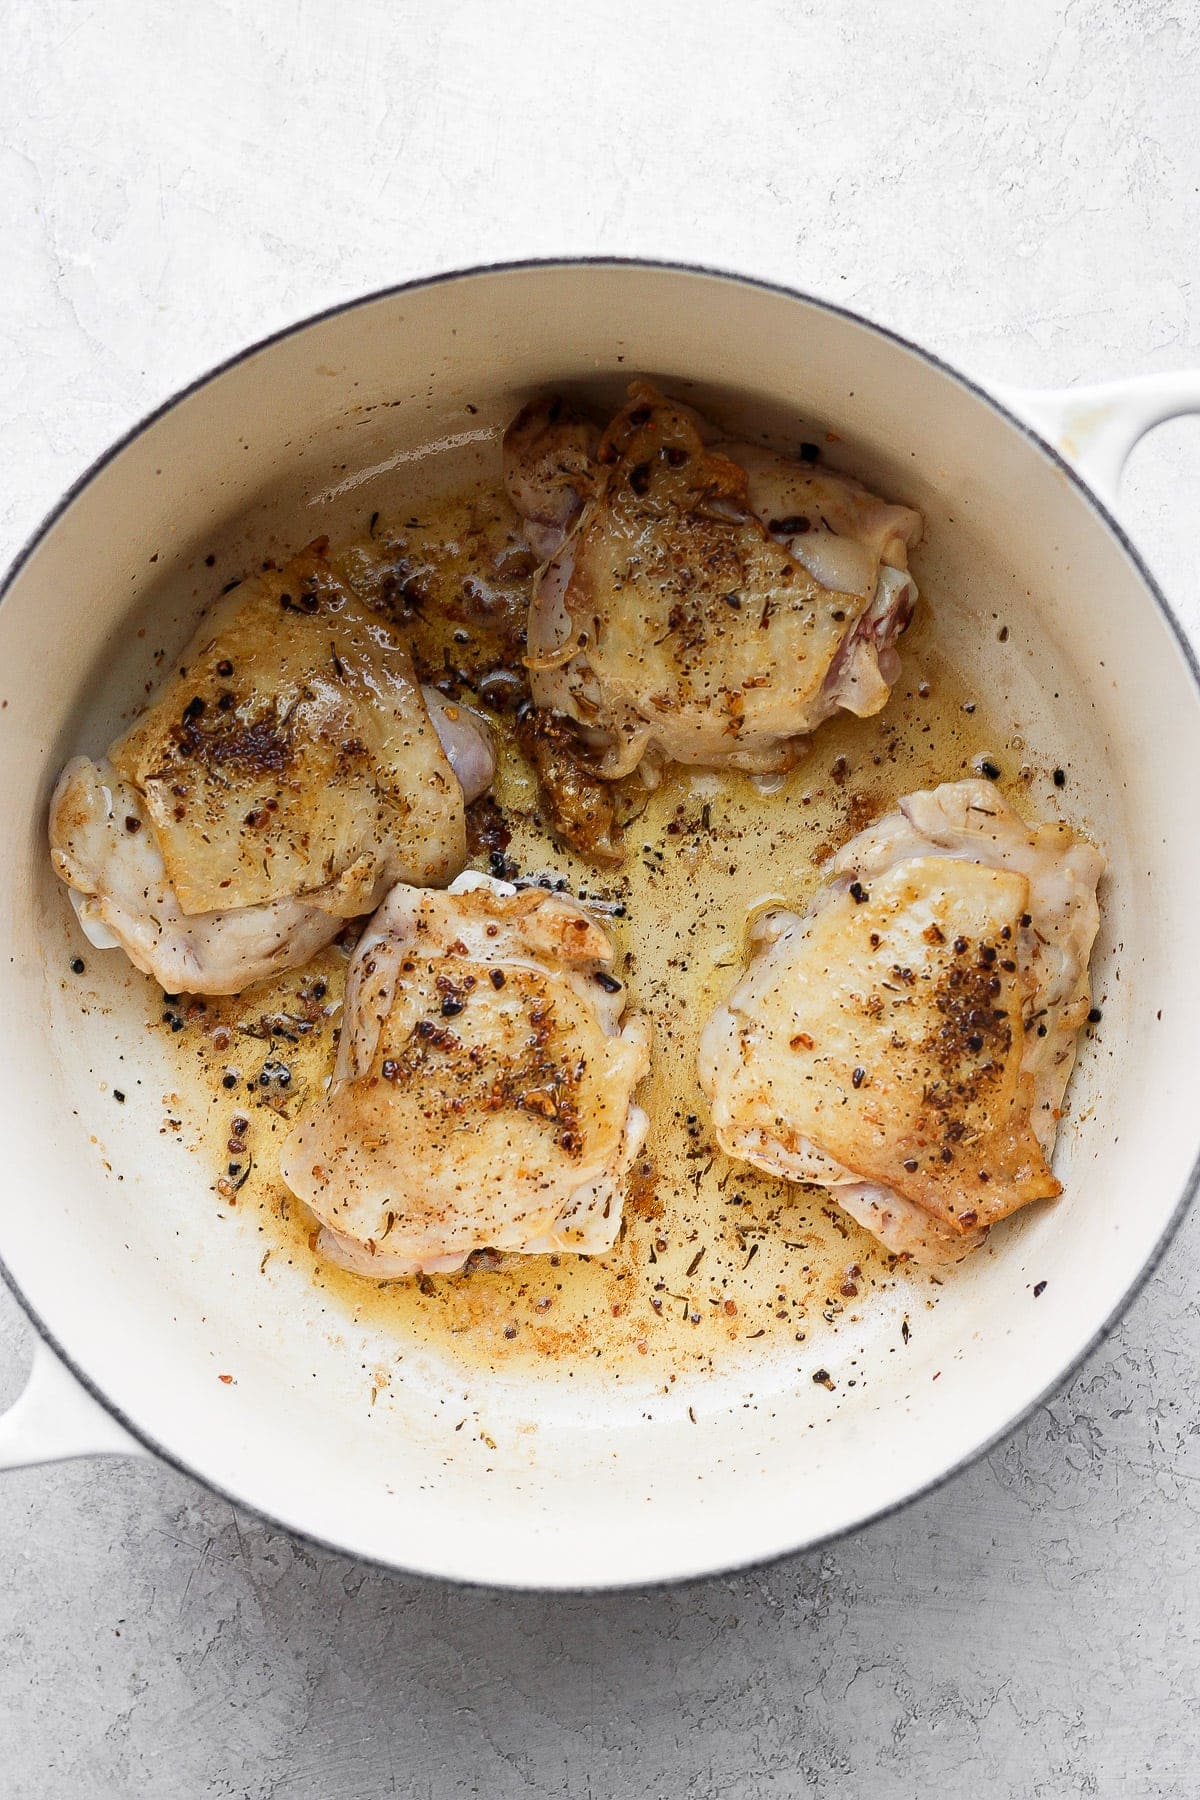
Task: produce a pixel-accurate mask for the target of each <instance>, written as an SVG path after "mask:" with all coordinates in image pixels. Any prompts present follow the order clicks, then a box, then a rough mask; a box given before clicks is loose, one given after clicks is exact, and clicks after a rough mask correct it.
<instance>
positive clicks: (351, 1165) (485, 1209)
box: [281, 874, 650, 1279]
mask: <svg viewBox="0 0 1200 1800" xmlns="http://www.w3.org/2000/svg"><path fill="white" fill-rule="evenodd" d="M612 959H613V950H612V946H611V944H610V942H609V940H608V938H607V936H606V934H605V933H604V932H603V931H602V930H601V928H600V926H599V925H598V924H597V923H596V922H595V920H594V919H593V918H592V917H591V916H590V915H589V914H588V913H587V912H585V911H584V909H583V908H582V907H580V906H578V905H576V904H575V902H573V901H571V900H568V899H565V898H564V897H562V896H561V895H558V894H549V893H546V892H544V891H543V890H541V889H531V890H527V891H525V892H520V893H518V892H517V891H516V890H515V889H513V888H511V887H508V886H506V885H505V884H503V883H499V882H495V881H492V880H491V879H490V878H489V877H487V876H483V875H475V874H467V875H464V876H462V877H460V878H459V880H458V881H457V882H455V883H454V885H453V886H452V887H451V888H450V889H449V891H448V892H446V893H435V892H429V891H424V892H422V891H420V890H418V889H416V888H411V887H404V886H400V887H396V888H394V889H393V890H392V892H391V894H389V896H388V898H387V900H386V901H385V902H384V904H383V906H382V907H381V908H380V909H379V911H378V913H377V914H376V915H375V917H374V919H373V920H372V921H371V923H370V925H369V926H368V928H367V932H366V935H365V936H364V938H363V939H362V942H361V943H360V944H359V946H358V949H357V951H356V953H355V957H354V961H353V964H352V966H351V970H350V977H349V982H348V985H347V989H346V1002H345V1016H344V1022H343V1027H342V1035H341V1039H340V1042H339V1045H338V1055H337V1063H336V1066H335V1069H334V1073H333V1081H332V1085H331V1087H330V1090H329V1094H328V1096H327V1097H326V1098H325V1099H324V1100H322V1101H320V1102H318V1103H317V1104H316V1105H314V1106H313V1107H312V1108H311V1109H310V1110H309V1111H308V1112H307V1113H306V1114H305V1116H304V1117H303V1118H302V1119H301V1121H300V1123H299V1124H298V1125H297V1126H296V1128H295V1130H294V1131H293V1132H292V1134H291V1136H290V1137H289V1138H288V1140H287V1143H286V1144H285V1145H284V1150H283V1156H282V1160H281V1170H282V1173H283V1177H284V1180H285V1181H286V1182H287V1183H288V1186H289V1187H290V1188H291V1189H292V1191H293V1192H294V1193H295V1194H296V1195H297V1196H298V1197H299V1198H300V1199H301V1200H302V1201H304V1203H305V1204H306V1205H307V1206H308V1208H309V1209H310V1211H311V1212H312V1213H313V1214H314V1215H315V1216H316V1218H317V1220H318V1221H319V1223H320V1226H321V1231H320V1236H319V1240H318V1248H319V1250H320V1251H321V1252H322V1253H323V1254H324V1255H326V1256H328V1257H329V1258H331V1260H333V1261H335V1262H338V1263H341V1264H342V1265H343V1266H345V1267H347V1268H350V1269H353V1270H355V1271H356V1272H357V1273H359V1274H364V1275H371V1276H374V1277H376V1278H379V1279H386V1278H391V1277H398V1276H407V1275H414V1274H417V1273H421V1272H426V1273H428V1272H435V1271H448V1270H454V1269H458V1268H461V1267H462V1265H463V1263H464V1262H465V1261H466V1259H467V1257H468V1256H470V1254H471V1253H472V1251H475V1250H480V1249H485V1248H490V1249H495V1250H502V1251H518V1252H523V1253H525V1254H527V1255H533V1254H538V1253H549V1252H553V1251H578V1252H583V1253H585V1254H594V1253H596V1252H599V1251H603V1250H606V1249H608V1248H609V1247H610V1246H611V1245H612V1243H613V1242H614V1241H615V1239H616V1235H617V1231H618V1228H619V1226H620V1222H621V1204H622V1178H623V1176H624V1174H625V1172H626V1170H627V1169H628V1167H629V1165H630V1163H631V1162H632V1160H633V1158H634V1157H635V1156H636V1154H637V1151H638V1149H639V1147H640V1145H641V1142H642V1140H643V1138H644V1136H645V1131H646V1117H645V1114H644V1113H643V1112H642V1110H641V1108H640V1107H639V1106H637V1105H636V1104H635V1103H634V1100H633V1093H634V1089H635V1088H636V1086H637V1084H638V1082H639V1081H640V1080H641V1079H642V1077H643V1076H644V1075H645V1073H646V1071H647V1068H648V1066H649V1052H650V1029H649V1024H648V1022H647V1021H646V1020H645V1019H644V1018H643V1017H642V1016H640V1015H638V1014H634V1015H632V1016H630V1017H629V1018H627V1019H626V1020H625V1021H624V1023H622V1021H621V1014H622V1010H623V1008H624V1005H625V993H624V989H623V986H622V984H621V983H620V982H619V981H617V980H616V979H615V978H614V977H613V976H612V975H611V974H610V973H609V969H610V965H611V963H612Z"/></svg>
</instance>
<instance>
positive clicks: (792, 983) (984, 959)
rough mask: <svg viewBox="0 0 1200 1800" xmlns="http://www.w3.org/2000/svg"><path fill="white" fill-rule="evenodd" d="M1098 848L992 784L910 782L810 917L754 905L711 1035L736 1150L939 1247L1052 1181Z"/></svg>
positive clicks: (907, 1239)
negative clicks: (747, 953)
mask: <svg viewBox="0 0 1200 1800" xmlns="http://www.w3.org/2000/svg"><path fill="white" fill-rule="evenodd" d="M1103 867H1104V859H1103V857H1102V856H1101V855H1100V853H1099V851H1098V850H1096V849H1095V848H1094V846H1093V845H1091V844H1089V843H1088V842H1087V840H1086V839H1085V838H1082V837H1080V836H1079V835H1078V834H1077V833H1075V832H1073V831H1071V830H1070V829H1069V827H1067V826H1065V825H1043V826H1039V827H1037V828H1036V829H1030V828H1029V827H1028V826H1026V825H1025V823H1024V821H1023V820H1021V819H1020V818H1019V817H1018V816H1017V815H1016V814H1015V813H1014V812H1013V811H1012V809H1011V808H1010V807H1009V806H1008V805H1007V804H1006V803H1005V801H1004V800H1003V799H1002V798H1001V796H1000V795H999V794H998V793H997V792H996V790H995V788H994V787H992V786H991V785H990V783H988V782H984V781H961V782H952V783H948V784H946V785H945V786H943V787H939V788H936V789H933V790H932V791H929V792H922V793H917V794H910V795H907V796H906V797H905V798H904V799H903V800H902V801H901V802H900V806H899V809H898V810H897V811H896V812H894V813H890V814H888V815H887V816H886V817H885V818H883V819H881V820H880V821H879V822H878V823H877V824H876V825H873V826H871V827H869V829H868V830H866V831H864V832H860V833H859V834H858V836H857V837H855V838H853V839H851V841H850V842H849V843H848V844H846V845H845V846H844V848H843V849H842V850H841V851H840V852H839V854H838V856H837V857H836V858H835V860H834V862H833V864H832V865H831V870H830V879H829V881H828V883H827V884H826V886H825V887H823V888H822V889H821V890H820V891H819V892H818V894H817V895H816V897H815V898H814V900H813V902H812V904H811V906H810V907H809V909H808V911H807V912H806V913H805V914H804V916H803V917H799V916H797V915H796V914H794V913H784V912H780V913H771V914H767V915H765V916H764V917H763V918H762V919H760V920H759V921H758V922H757V924H756V926H755V929H754V934H753V944H754V948H753V950H752V954H751V958H750V962H749V965H748V967H747V969H746V972H745V974H744V975H743V977H742V979H741V980H740V981H739V982H738V984H737V985H736V987H735V988H734V990H733V993H732V994H731V995H730V998H729V999H728V1001H727V1002H726V1003H725V1004H724V1005H723V1006H720V1007H718V1008H717V1009H716V1011H715V1012H714V1013H713V1015H712V1017H711V1018H710V1020H709V1021H708V1024H707V1025H706V1026H705V1030H704V1035H703V1038H702V1040H701V1048H700V1064H699V1075H700V1084H701V1086H702V1088H703V1089H704V1092H705V1093H706V1095H707V1096H708V1098H709V1101H710V1104H711V1106H712V1110H713V1120H714V1124H715V1126H716V1131H717V1138H718V1141H719V1142H720V1144H721V1146H722V1148H723V1149H725V1150H726V1151H728V1153H729V1154H730V1155H731V1156H738V1157H743V1158H745V1159H746V1160H747V1161H749V1162H751V1163H753V1164H754V1165H755V1166H756V1167H757V1168H761V1169H765V1170H767V1171H768V1172H769V1173H771V1174H778V1175H784V1176H787V1177H789V1178H791V1179H793V1180H797V1181H814V1182H819V1183H822V1184H824V1185H827V1186H829V1187H830V1188H831V1189H832V1190H833V1192H834V1195H835V1197H836V1198H837V1199H838V1201H839V1202H840V1203H841V1205H843V1206H844V1207H845V1208H846V1210H847V1211H848V1212H850V1213H851V1214H852V1215H853V1216H854V1217H855V1218H856V1219H858V1220H859V1221H860V1223H862V1224H864V1225H865V1226H866V1227H867V1228H868V1230H871V1231H873V1232H875V1234H876V1236H878V1237H879V1238H881V1239H882V1240H883V1242H884V1243H885V1244H887V1246H888V1247H889V1248H890V1249H892V1250H895V1251H897V1252H903V1253H908V1254H912V1255H915V1256H918V1257H921V1258H924V1259H926V1260H932V1261H937V1260H939V1259H941V1258H943V1257H947V1256H950V1257H953V1256H955V1255H961V1254H962V1252H963V1251H964V1250H965V1249H969V1248H971V1247H972V1246H973V1245H974V1244H976V1243H978V1242H979V1239H980V1236H981V1234H982V1232H983V1231H984V1230H986V1228H987V1227H988V1226H989V1225H990V1224H993V1223H994V1222H995V1221H997V1220H999V1219H1002V1218H1005V1217H1007V1215H1008V1214H1009V1213H1011V1212H1014V1211H1016V1210H1017V1208H1018V1207H1021V1206H1025V1205H1027V1204H1028V1203H1029V1202H1030V1201H1032V1200H1040V1199H1050V1198H1053V1197H1054V1195H1056V1194H1057V1193H1058V1192H1059V1191H1060V1188H1059V1183H1058V1181H1057V1180H1056V1178H1055V1177H1054V1175H1053V1174H1052V1173H1051V1170H1050V1167H1049V1160H1048V1159H1049V1157H1050V1154H1051V1152H1052V1150H1053V1148H1054V1141H1055V1136H1056V1133H1057V1129H1058V1120H1059V1116H1060V1110H1061V1106H1062V1099H1063V1093H1064V1091H1065V1089H1066V1085H1067V1081H1068V1079H1069V1077H1070V1073H1071V1067H1072V1064H1073V1062H1074V1059H1075V1040H1076V1034H1077V1032H1078V1030H1079V1028H1080V1026H1081V1025H1082V1024H1083V1023H1084V1020H1085V1019H1086V1017H1087V1013H1088V1008H1089V1006H1090V997H1089V989H1088V973H1087V971H1088V958H1089V955H1090V952H1091V947H1092V941H1093V939H1094V937H1095V934H1096V929H1097V925H1098V921H1099V914H1098V911H1097V906H1096V885H1097V882H1098V880H1099V878H1100V875H1101V873H1102V871H1103Z"/></svg>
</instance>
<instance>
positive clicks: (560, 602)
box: [505, 382, 921, 778]
mask: <svg viewBox="0 0 1200 1800" xmlns="http://www.w3.org/2000/svg"><path fill="white" fill-rule="evenodd" d="M505 478H506V482H507V486H508V492H509V496H510V498H511V499H512V501H513V504H514V505H515V506H516V507H517V509H518V511H519V512H521V513H522V515H523V516H524V518H525V520H526V530H527V535H528V536H529V540H530V543H531V545H532V546H533V548H534V549H535V551H536V552H537V553H538V554H539V555H541V556H543V557H545V558H546V559H547V561H546V565H545V567H544V568H543V569H542V570H541V572H540V573H539V576H538V578H537V581H536V586H535V591H534V598H533V602H532V606H531V609H530V624H529V634H528V640H529V641H528V657H527V661H528V665H529V669H530V685H531V690H532V693H533V698H534V701H535V703H536V705H537V706H539V707H542V708H545V709H547V710H549V711H551V712H554V713H558V714H561V715H562V716H564V717H565V718H567V719H569V720H571V721H572V722H573V724H574V726H575V727H576V729H577V730H578V731H579V733H580V735H581V736H582V738H583V739H584V741H585V742H586V743H587V744H588V745H589V746H590V747H591V748H592V750H593V751H595V752H596V753H597V754H598V755H599V756H600V757H601V759H602V760H601V761H600V765H599V766H600V771H601V773H602V774H604V775H606V776H608V777H614V778H615V777H618V776H621V775H624V774H628V773H629V772H630V771H631V770H633V769H635V768H637V767H638V766H639V765H641V766H642V767H643V770H644V772H646V773H648V774H652V772H653V770H654V768H655V766H656V765H657V764H660V763H661V762H662V761H663V760H664V759H670V760H674V761H677V762H684V763H698V764H705V765H709V766H711V767H724V766H728V767H734V768H742V769H750V770H756V771H761V772H766V771H772V770H779V769H783V768H787V767H788V766H789V765H790V764H791V763H792V762H793V761H794V760H795V757H796V754H797V740H799V739H802V738H803V737H804V736H806V735H807V734H809V733H810V732H812V731H814V730H815V729H816V727H817V726H818V725H819V724H820V723H821V722H822V720H824V719H827V718H828V717H829V716H830V715H831V714H832V713H834V712H836V711H837V710H838V708H839V707H841V708H845V709H848V710H849V711H851V712H855V713H858V714H863V715H865V714H868V713H873V712H877V711H878V710H879V708H880V707H881V706H882V705H883V704H884V702H885V701H886V700H887V697H888V693H889V691H890V688H891V684H892V682H893V681H895V679H896V676H897V674H898V673H899V658H898V656H897V653H896V650H895V640H896V638H897V637H898V636H899V634H900V632H901V631H902V630H903V629H904V627H905V625H906V624H907V623H908V621H909V619H910V617H911V615H912V610H913V607H914V605H915V604H916V598H917V593H916V588H915V586H914V584H913V582H912V579H911V577H910V576H909V574H908V572H907V553H908V549H909V548H910V546H911V545H912V544H914V543H915V542H916V541H917V538H918V537H919V536H920V531H921V520H920V517H919V515H918V514H917V513H915V512H912V511H911V510H909V509H908V508H907V507H901V506H888V505H886V504H885V503H884V502H882V501H880V500H877V499H875V498H874V496H872V495H871V494H869V493H867V491H866V490H865V489H864V488H862V487H860V486H859V484H858V483H857V482H855V481H852V480H851V479H850V478H849V477H848V476H844V475H836V474H832V473H829V472H827V471H824V470H818V469H816V468H814V467H812V466H811V465H809V464H805V463H802V462H797V461H794V460H793V459H790V458H788V457H784V456H780V455H778V454H776V453H775V452H773V451H768V450H763V449H761V448H758V447H756V446H752V445H747V444H738V443H732V442H729V443H725V442H719V441H713V433H712V431H711V428H709V427H708V426H706V425H705V423H704V421H703V420H702V419H700V417H699V416H698V415H697V414H696V413H695V412H694V411H693V410H692V409H691V408H690V407H686V406H683V405H680V404H678V403H676V402H674V401H671V400H667V399H665V398H664V397H663V396H662V395H661V394H659V393H658V392H657V391H656V390H655V389H654V388H652V387H650V386H649V385H647V384H646V383H643V382H637V383H634V384H633V385H632V386H631V388H630V390H629V399H628V402H627V404H626V405H625V407H624V408H623V409H622V410H621V411H620V412H619V413H618V414H617V416H616V417H615V418H614V419H613V421H612V423H611V424H610V425H609V427H608V429H607V431H605V432H604V433H603V435H602V436H600V437H597V435H596V432H595V429H594V427H591V426H589V424H588V422H587V420H586V419H585V418H584V417H583V416H582V415H581V414H580V413H579V412H578V411H577V410H576V409H573V408H571V407H570V406H569V405H568V404H567V403H566V402H564V401H562V400H551V401H545V402H536V403H533V404H532V405H530V406H528V407H526V408H525V409H524V410H523V411H522V412H521V413H520V414H519V415H518V417H517V418H516V419H515V420H514V421H513V423H512V425H511V426H510V427H509V430H508V432H507V434H506V437H505Z"/></svg>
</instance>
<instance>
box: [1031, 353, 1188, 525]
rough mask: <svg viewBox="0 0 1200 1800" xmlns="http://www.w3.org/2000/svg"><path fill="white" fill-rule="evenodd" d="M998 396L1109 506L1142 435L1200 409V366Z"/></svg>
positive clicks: (1114, 497)
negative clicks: (1134, 447)
mask: <svg viewBox="0 0 1200 1800" xmlns="http://www.w3.org/2000/svg"><path fill="white" fill-rule="evenodd" d="M998 398H999V399H1000V400H1001V401H1002V403H1003V404H1004V405H1006V406H1008V407H1009V408H1011V410H1012V411H1013V412H1015V413H1016V414H1017V416H1018V418H1021V419H1024V421H1025V422H1026V424H1028V425H1031V426H1032V427H1033V429H1034V430H1035V431H1036V432H1037V433H1038V435H1039V437H1043V438H1045V439H1046V441H1047V442H1048V443H1050V444H1052V445H1053V446H1054V448H1055V449H1056V450H1057V451H1059V453H1060V454H1061V455H1062V456H1064V457H1065V458H1066V460H1067V461H1068V462H1069V463H1071V464H1072V465H1073V467H1075V468H1076V469H1078V471H1079V473H1080V474H1081V475H1082V476H1083V478H1084V480H1085V481H1086V482H1087V483H1088V485H1089V487H1091V488H1094V489H1095V491H1096V493H1097V494H1099V496H1100V498H1101V499H1102V500H1104V501H1105V502H1106V503H1107V504H1108V505H1110V506H1111V505H1112V504H1113V503H1114V502H1115V501H1116V498H1117V490H1118V488H1119V487H1120V484H1121V471H1122V470H1123V469H1124V467H1125V464H1126V462H1127V460H1128V458H1129V452H1130V451H1131V450H1132V449H1133V446H1134V445H1135V444H1136V443H1137V441H1138V439H1139V438H1142V437H1144V436H1145V434H1146V433H1147V432H1148V431H1151V430H1152V429H1153V428H1154V426H1155V425H1161V424H1163V422H1164V421H1165V420H1167V419H1177V418H1179V417H1180V415H1181V414H1183V413H1200V369H1178V370H1173V371H1170V372H1169V373H1167V374H1162V375H1132V376H1129V377H1127V378H1126V379H1125V380H1123V381H1102V382H1096V383H1094V384H1093V385H1091V386H1088V387H1074V388H1001V389H1000V390H999V391H998Z"/></svg>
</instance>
